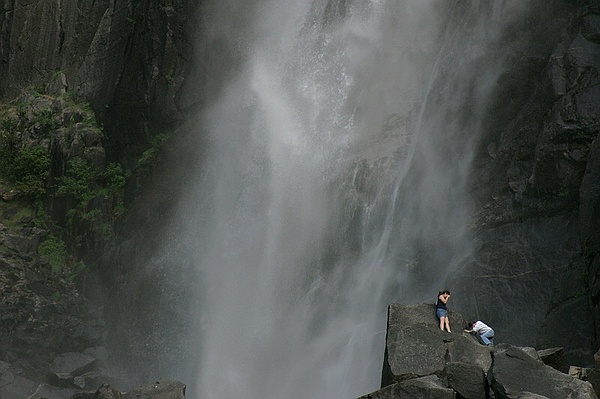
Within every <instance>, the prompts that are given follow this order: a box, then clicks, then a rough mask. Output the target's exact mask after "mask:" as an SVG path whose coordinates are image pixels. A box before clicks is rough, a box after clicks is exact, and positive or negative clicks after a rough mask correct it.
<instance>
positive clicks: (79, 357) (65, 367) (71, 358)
mask: <svg viewBox="0 0 600 399" xmlns="http://www.w3.org/2000/svg"><path fill="white" fill-rule="evenodd" d="M95 362H96V359H94V358H93V357H91V356H88V355H84V354H83V353H79V352H67V353H61V354H60V355H58V356H57V357H56V358H55V359H54V361H53V362H52V365H51V371H52V372H53V373H56V374H71V375H72V376H78V375H81V374H83V373H86V372H88V371H91V370H92V369H93V367H94V363H95Z"/></svg>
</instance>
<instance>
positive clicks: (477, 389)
mask: <svg viewBox="0 0 600 399" xmlns="http://www.w3.org/2000/svg"><path fill="white" fill-rule="evenodd" d="M446 375H447V378H448V385H449V386H450V387H451V388H452V389H454V390H455V391H456V392H458V393H459V394H460V397H461V398H464V399H486V398H487V391H488V389H487V388H488V387H487V380H486V377H485V373H484V372H483V370H482V369H481V367H479V366H478V365H476V364H473V363H464V362H452V363H448V364H447V365H446Z"/></svg>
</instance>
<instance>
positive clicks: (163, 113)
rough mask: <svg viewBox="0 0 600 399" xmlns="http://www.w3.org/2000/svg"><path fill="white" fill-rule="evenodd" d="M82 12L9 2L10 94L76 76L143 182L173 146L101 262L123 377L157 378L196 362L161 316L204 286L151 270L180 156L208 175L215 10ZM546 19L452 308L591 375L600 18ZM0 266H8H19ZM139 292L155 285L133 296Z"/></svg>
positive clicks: (184, 6) (106, 6) (7, 353)
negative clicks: (197, 137)
mask: <svg viewBox="0 0 600 399" xmlns="http://www.w3.org/2000/svg"><path fill="white" fill-rule="evenodd" d="M79 3H80V2H55V1H38V2H30V1H18V0H12V1H11V0H5V1H3V2H2V5H1V7H2V8H1V9H0V11H1V14H0V28H1V29H0V32H1V36H0V76H2V79H1V80H0V95H1V96H2V98H3V99H4V100H10V99H13V98H14V97H15V96H16V95H17V94H18V93H20V91H21V89H22V88H23V87H26V86H30V85H36V84H44V83H45V82H48V81H49V80H51V78H52V77H54V76H55V74H56V73H57V71H62V72H64V74H65V76H66V79H67V85H68V86H67V90H68V91H70V92H71V93H73V95H74V96H76V97H78V98H81V99H83V100H85V101H88V102H89V103H90V104H91V106H92V108H93V110H94V111H95V113H96V115H97V118H98V120H99V121H100V123H101V124H102V126H103V128H104V134H105V137H104V141H103V147H104V149H105V151H106V159H107V161H118V162H120V163H121V164H123V165H124V166H125V168H126V169H129V170H134V169H135V167H136V165H138V163H139V159H140V156H141V155H142V154H143V153H144V151H145V150H147V149H148V148H150V147H151V140H152V138H153V137H155V136H156V135H157V134H159V133H168V134H173V135H172V139H171V141H169V144H168V146H167V147H166V148H165V149H164V152H163V156H164V160H163V162H157V164H156V165H155V168H154V171H153V173H149V174H145V175H144V176H143V177H142V178H140V179H139V180H136V182H135V183H136V184H133V183H132V182H130V185H129V186H128V187H129V189H128V191H127V193H128V196H127V198H126V202H127V203H128V205H129V209H130V210H129V212H128V214H127V215H126V216H124V218H123V220H122V221H121V225H120V226H119V227H118V229H117V231H118V233H119V234H118V236H117V240H116V242H115V243H114V245H115V246H114V247H112V248H111V250H110V251H107V253H104V254H103V256H101V257H99V259H100V261H99V262H98V265H96V266H97V267H98V268H99V269H100V270H101V274H102V279H103V280H102V281H103V282H104V284H105V285H102V289H104V288H105V287H107V288H106V291H107V292H109V294H110V295H109V297H110V298H113V299H116V300H115V301H113V302H111V301H110V300H109V301H107V303H106V308H107V309H110V310H111V312H110V319H111V320H110V321H109V327H108V328H107V330H108V331H110V333H111V336H112V337H116V340H117V341H119V342H120V344H119V345H117V344H115V348H117V347H118V348H120V349H122V348H123V347H125V348H127V347H128V348H130V351H131V353H129V352H128V351H123V352H121V353H120V355H121V360H122V361H123V362H124V364H127V361H126V360H128V361H130V362H131V365H133V364H138V365H139V364H142V363H143V366H140V368H139V370H135V372H132V374H136V373H137V375H134V377H133V378H134V379H135V378H137V379H143V378H146V377H148V376H150V375H154V374H155V372H156V370H161V368H163V367H164V368H165V371H166V369H168V368H169V365H171V364H175V363H178V362H180V361H181V362H182V363H185V359H186V356H189V354H186V350H185V345H184V343H182V342H179V340H178V339H177V338H175V337H176V335H175V336H174V335H171V336H167V335H165V331H170V330H172V329H173V328H174V327H176V329H177V330H181V329H184V328H185V327H186V326H188V323H189V320H185V313H186V309H183V308H180V309H178V310H177V312H173V313H171V314H168V315H163V316H164V317H160V318H157V317H155V316H156V315H155V314H153V313H152V312H147V309H148V308H152V306H153V304H156V306H159V304H161V303H164V302H165V301H166V302H168V303H182V302H183V303H186V306H189V307H193V304H192V303H189V302H186V301H185V293H186V292H187V290H191V289H193V287H187V286H185V284H186V283H187V284H190V282H186V281H184V280H185V279H183V280H177V281H168V280H166V279H164V278H163V277H162V276H163V274H161V273H160V272H161V271H162V270H163V269H164V268H168V267H170V266H173V265H169V261H168V260H166V261H164V262H163V264H162V265H160V266H154V268H151V273H146V272H144V271H140V270H138V268H139V267H141V266H140V265H143V264H144V263H145V262H146V261H147V260H148V259H149V257H150V253H151V251H152V247H153V246H155V245H157V242H158V241H159V240H160V231H161V227H162V226H163V224H164V221H165V219H164V218H166V217H168V215H169V212H170V209H171V207H172V206H173V203H172V201H173V199H174V198H175V199H176V192H177V188H178V187H180V186H181V184H182V181H181V179H180V178H176V177H174V176H186V173H179V171H178V172H176V173H171V172H172V171H170V170H169V167H170V166H171V165H173V164H174V163H170V162H169V159H177V158H182V157H183V158H187V157H189V158H190V162H193V161H192V159H191V158H192V156H191V154H190V152H189V148H188V147H187V143H188V142H189V140H191V139H190V137H189V136H187V135H186V133H185V129H182V130H177V129H176V128H177V127H180V126H181V125H182V124H183V123H184V122H186V121H190V119H189V118H188V117H189V115H188V112H191V111H192V110H193V109H195V107H196V106H197V105H198V104H200V103H201V102H202V101H205V100H207V99H206V98H205V97H204V96H205V92H204V91H203V89H202V87H203V86H202V85H200V86H201V88H200V89H195V88H192V87H190V86H187V85H186V78H188V77H189V76H190V75H194V80H195V81H197V80H198V79H200V81H202V79H201V75H202V66H201V65H200V66H199V64H198V63H196V65H195V66H194V68H195V69H192V65H191V64H192V60H194V59H200V58H201V55H200V56H199V55H198V54H201V53H202V51H203V50H202V49H199V48H195V47H194V41H193V39H192V37H193V34H194V32H195V31H196V29H197V26H196V23H197V21H196V19H195V18H194V17H193V16H194V15H196V14H197V10H198V7H200V4H199V3H198V2H193V1H175V0H172V1H163V2H160V3H159V4H157V3H156V2H152V1H125V2H116V1H108V0H103V1H95V2H84V3H85V4H84V3H81V4H79ZM532 15H536V17H535V18H534V17H532V18H531V19H530V20H528V21H529V23H527V24H525V25H520V26H515V29H514V30H513V31H512V33H513V36H511V37H506V38H505V40H508V41H513V42H515V43H516V44H517V45H516V46H515V48H517V51H515V52H514V53H513V54H511V60H510V62H509V65H511V68H509V69H508V70H507V71H506V72H505V73H504V74H503V75H502V77H501V79H500V80H499V81H498V82H497V85H496V86H497V87H496V89H495V95H494V102H493V104H491V105H490V106H489V110H488V113H487V116H486V123H485V126H486V127H487V129H486V130H487V134H486V135H485V137H483V139H482V140H481V142H480V144H479V152H478V154H477V158H476V163H477V168H476V171H475V173H474V174H473V176H472V179H471V180H472V182H473V184H472V192H473V195H474V198H475V200H476V208H477V210H478V212H477V214H476V215H475V216H474V218H473V226H474V227H473V229H474V230H475V232H476V234H475V237H476V239H475V241H476V249H475V252H474V253H473V255H472V259H470V260H469V261H468V262H465V263H464V265H463V266H462V267H461V268H460V269H459V270H452V271H451V273H450V276H449V280H448V288H450V289H451V291H452V292H453V294H454V295H453V303H452V305H453V306H454V307H455V308H456V309H457V310H459V311H460V312H461V313H462V314H463V315H465V317H469V318H482V319H485V320H486V321H488V322H489V323H490V324H492V325H494V326H496V327H497V326H501V327H500V328H498V327H497V332H498V335H499V337H500V338H501V340H502V342H515V343H516V344H518V345H525V346H538V347H551V346H564V347H566V349H567V356H568V359H569V361H571V362H574V363H585V362H590V361H591V356H592V354H593V353H594V352H595V351H596V349H597V346H598V342H597V336H598V327H597V326H598V325H599V324H598V323H600V283H599V281H600V280H599V279H600V276H599V273H600V148H599V147H600V144H599V143H600V140H598V135H599V122H600V105H599V104H600V89H599V88H600V78H599V76H600V56H599V54H600V5H598V4H597V2H594V1H590V2H585V1H581V2H579V3H577V4H573V2H567V1H563V2H561V1H553V2H550V3H549V2H540V3H539V9H536V10H534V11H533V12H532ZM215 45H218V43H215ZM224 51H225V49H224ZM194 57H199V58H194ZM199 76H200V78H199ZM207 91H210V90H207ZM359 156H360V154H359ZM371 157H372V156H371V155H368V154H364V158H365V160H366V161H367V162H372V163H373V164H375V163H377V162H378V161H379V160H380V158H379V157H378V156H375V157H374V159H370V158H371ZM183 180H184V179H183ZM29 222H30V220H24V229H23V230H22V233H19V234H18V236H19V237H21V235H27V234H29V233H27V232H30V234H29V238H23V239H27V240H29V239H35V237H36V234H38V235H39V232H37V233H34V232H32V230H31V226H30V225H28V224H27V223H29ZM2 231H3V230H2ZM2 237H3V243H4V245H5V246H7V247H9V250H11V251H13V252H15V251H16V250H14V249H11V247H14V246H15V245H16V244H14V240H12V241H11V238H6V237H8V235H7V234H6V233H4V232H3V233H2ZM19 239H21V238H19ZM21 252H24V253H23V256H24V257H31V256H32V255H31V254H30V253H29V252H27V251H21ZM11 253H12V252H11ZM0 260H2V259H0ZM10 264H11V265H12V266H10V267H11V269H10V270H12V271H6V273H5V274H4V276H7V277H6V282H5V283H6V284H9V283H10V281H13V282H14V283H15V284H17V283H18V282H19V281H21V280H20V279H25V278H29V279H30V280H29V281H30V282H32V283H33V286H34V288H35V287H37V288H35V289H34V291H36V292H37V291H40V290H41V291H48V289H50V291H52V290H59V291H60V290H63V288H61V287H59V286H57V287H54V286H50V288H46V289H43V290H42V289H41V288H39V287H40V286H41V285H43V284H41V281H43V280H44V279H45V278H46V277H45V275H43V274H40V273H38V272H35V267H37V266H36V265H35V262H34V261H33V260H31V259H29V260H28V261H27V262H24V263H23V264H21V262H20V261H18V262H17V261H15V262H12V261H11V263H10ZM0 265H2V267H3V268H7V267H8V266H7V265H8V263H7V262H5V261H4V260H2V262H0ZM15 265H16V266H15ZM38 266H39V265H38ZM179 266H180V265H179ZM185 267H191V266H190V265H186V266H184V267H183V269H184V270H185ZM16 269H19V270H20V271H19V273H20V274H19V273H17V272H15V271H14V270H16ZM25 269H31V270H32V271H34V272H26V271H25ZM7 270H8V269H7ZM129 279H138V281H143V284H141V285H136V287H137V288H136V289H134V287H133V286H132V285H131V284H129V283H128V280H129ZM40 284H41V285H40ZM65 284H66V283H65ZM97 284H99V285H100V284H101V283H100V282H98V283H97ZM182 286H183V288H184V289H181V290H180V289H178V288H181V287H182ZM65 289H72V287H71V286H70V285H68V287H67V288H65ZM93 291H95V290H93ZM7 292H8V291H3V295H5V296H6V295H8V294H7ZM48 295H52V292H48ZM23 298H29V299H31V301H29V299H27V300H23V301H21V302H18V301H17V302H14V301H13V302H10V301H9V300H5V301H4V302H3V303H6V304H9V305H10V306H12V307H15V306H16V307H19V306H21V307H22V308H23V309H26V308H28V307H34V306H38V307H39V306H40V305H39V303H42V304H43V306H41V308H40V310H39V312H41V313H42V314H43V313H44V312H46V308H47V307H53V306H56V308H57V309H59V311H60V309H63V308H64V307H69V309H71V310H73V311H74V310H75V309H76V308H75V307H73V306H72V305H71V302H70V301H73V298H76V297H75V296H74V295H73V296H70V297H69V299H68V301H67V300H64V301H62V302H61V303H60V304H58V305H54V304H53V302H51V301H50V302H43V301H42V302H40V301H37V302H36V300H35V297H34V296H24V297H23ZM56 299H57V300H60V299H61V298H56ZM96 299H97V298H96ZM29 302H31V303H29ZM35 303H38V305H35ZM7 306H8V305H7ZM11 309H12V308H11ZM17 310H18V309H17ZM15 312H16V313H15ZM15 312H13V311H9V312H7V313H6V314H9V315H11V316H10V321H11V323H12V324H11V331H13V332H18V331H23V330H24V329H25V330H26V328H27V325H28V324H27V323H30V321H29V319H27V318H26V317H21V316H23V315H20V316H19V313H18V312H17V311H16V310H15ZM61 312H62V311H61ZM25 313H26V312H25ZM25 313H23V314H25ZM80 313H81V316H80V317H81V319H82V320H83V319H85V318H86V317H87V313H86V312H85V311H82V312H80ZM27 314H28V313H27ZM64 320H66V321H65V322H64V323H63V324H64V325H65V329H69V330H73V329H74V328H75V326H74V325H72V324H73V323H74V322H75V321H76V318H71V315H70V314H69V312H66V313H64ZM82 320H79V322H80V323H82V322H83V321H82ZM13 322H14V323H22V325H21V326H19V325H16V324H14V323H13ZM67 322H68V323H67ZM23 323H24V324H23ZM69 323H70V324H69ZM111 323H112V324H111ZM63 324H61V325H63ZM573 326H577V328H574V327H573ZM45 328H46V327H45ZM40 331H41V330H40ZM44 331H45V330H44ZM42 336H43V334H42V335H39V336H38V337H39V339H40V340H41V339H42ZM14 341H15V340H14V339H10V340H8V341H6V342H14ZM61 342H62V341H61ZM102 343H103V344H104V342H102ZM96 344H98V342H94V345H96ZM52 345H53V344H50V349H51V351H50V352H48V350H47V348H46V349H45V350H44V351H40V352H39V354H41V355H43V357H42V358H41V359H36V361H35V362H34V366H35V367H30V369H31V370H30V371H31V372H34V374H35V376H36V377H40V376H41V375H42V374H43V372H42V371H40V367H41V366H39V365H40V364H41V363H44V362H50V361H51V360H50V359H51V358H52V356H53V355H55V354H56V353H57V352H58V351H59V349H58V348H53V346H52ZM47 346H48V345H46V347H47ZM22 349H23V348H22V347H16V349H11V348H7V349H4V350H3V352H2V354H3V356H4V357H3V358H2V359H0V360H2V361H6V362H14V361H15V360H16V359H17V358H21V357H22V354H21V352H22ZM75 349H76V350H84V349H85V348H79V347H77V348H75ZM65 350H66V348H64V347H62V346H61V347H60V351H65ZM17 355H18V356H17ZM25 355H26V356H31V357H32V358H35V357H37V356H38V354H36V353H29V354H25ZM115 355H119V354H115ZM116 357H119V356H116ZM22 363H24V362H20V363H19V365H21V366H22Z"/></svg>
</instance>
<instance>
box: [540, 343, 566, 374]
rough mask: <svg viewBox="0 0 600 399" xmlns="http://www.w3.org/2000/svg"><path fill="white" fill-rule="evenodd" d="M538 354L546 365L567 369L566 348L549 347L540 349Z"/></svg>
mask: <svg viewBox="0 0 600 399" xmlns="http://www.w3.org/2000/svg"><path fill="white" fill-rule="evenodd" d="M538 355H539V357H540V359H542V362H544V364H545V365H547V366H550V367H552V368H553V369H556V370H558V371H563V372H564V370H565V362H564V356H565V350H564V348H548V349H542V350H540V351H538Z"/></svg>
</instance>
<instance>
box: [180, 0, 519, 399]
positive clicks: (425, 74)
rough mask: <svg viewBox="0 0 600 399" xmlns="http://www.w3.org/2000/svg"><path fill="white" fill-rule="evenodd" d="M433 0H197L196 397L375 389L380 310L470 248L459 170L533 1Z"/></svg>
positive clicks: (416, 293)
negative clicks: (504, 48) (512, 36)
mask: <svg viewBox="0 0 600 399" xmlns="http://www.w3.org/2000/svg"><path fill="white" fill-rule="evenodd" d="M440 3H442V2H440V1H437V0H401V1H399V0H370V1H367V0H331V1H328V2H323V1H309V0H294V1H275V0H262V1H259V0H254V1H249V0H218V1H213V2H212V3H211V2H208V5H207V6H206V7H205V8H203V12H204V16H205V18H204V23H205V31H206V32H205V35H204V36H203V40H206V42H207V43H209V44H208V45H206V46H205V47H206V48H208V51H207V53H206V54H203V55H202V56H203V57H205V58H206V59H209V60H210V57H214V58H220V60H221V61H220V62H215V63H214V64H215V65H220V67H219V68H221V69H219V70H210V69H209V76H213V77H214V78H215V79H218V77H219V76H221V75H223V76H226V78H225V79H224V80H225V81H224V82H223V83H222V85H219V91H218V92H215V93H214V97H213V98H212V99H211V101H210V105H209V106H207V108H206V109H205V112H204V113H203V115H202V117H201V120H202V122H201V123H200V126H199V131H200V132H201V133H200V134H202V135H204V136H205V137H206V140H205V141H203V143H204V145H208V146H209V148H208V151H206V152H207V153H208V154H209V155H208V156H207V157H206V159H205V160H204V161H203V163H202V166H201V168H200V172H199V173H198V176H197V180H196V181H195V182H192V183H191V187H190V191H189V195H188V196H186V197H185V198H183V199H182V201H181V213H180V215H181V216H180V217H179V218H180V219H178V220H175V222H174V224H177V225H178V229H179V231H180V233H178V234H180V236H181V237H182V239H183V237H185V240H187V249H186V251H187V253H186V255H185V256H186V257H188V258H190V257H191V258H192V259H193V262H194V263H195V264H196V265H197V276H190V278H196V279H197V286H198V287H199V288H198V296H199V298H198V301H199V303H200V304H201V309H198V311H197V314H192V315H190V317H192V318H197V319H198V323H197V324H198V329H197V331H194V332H193V336H192V337H191V339H190V342H191V343H190V348H189V351H191V352H194V353H196V351H197V354H195V355H194V356H195V357H196V358H197V360H198V378H197V382H196V383H195V384H190V385H191V387H190V390H189V394H190V395H192V397H194V395H197V397H198V398H239V397H243V398H251V399H252V398H351V397H357V396H360V395H362V394H365V393H368V392H370V391H374V390H376V389H378V388H379V382H380V375H381V365H382V361H383V350H384V338H385V332H384V330H385V316H386V308H387V305H388V304H389V303H390V302H392V301H404V302H416V301H421V300H426V299H428V298H431V297H433V296H434V295H435V293H436V291H437V290H438V289H442V288H444V287H442V286H440V285H441V284H443V281H444V278H445V276H446V274H447V273H448V269H449V268H451V267H452V265H457V264H460V263H461V262H464V259H465V258H467V257H468V256H469V251H470V245H469V229H468V228H469V226H468V222H469V220H468V219H469V212H470V207H469V197H468V195H467V193H466V184H467V178H468V173H469V170H470V167H471V158H472V153H473V145H474V144H475V141H474V140H475V139H476V137H477V136H478V134H479V132H478V129H479V126H480V120H481V117H482V114H483V111H484V110H485V105H486V101H487V99H488V97H489V93H490V91H491V90H492V88H493V85H494V82H495V79H496V78H497V76H498V74H499V73H500V72H501V71H502V62H501V57H499V56H497V55H496V56H490V55H489V54H490V50H491V49H494V48H495V46H496V45H497V44H498V43H497V41H498V38H499V35H500V33H501V32H502V26H501V25H502V24H504V23H506V22H507V21H508V20H509V19H510V18H509V17H510V16H513V15H516V13H517V10H515V9H511V10H512V11H511V12H510V13H508V12H507V7H513V8H514V7H517V3H521V4H522V3H524V2H523V1H521V2H517V3H515V2H514V1H498V2H494V3H495V5H494V6H493V7H494V9H488V8H489V7H487V6H481V5H475V3H473V4H471V3H470V2H443V3H447V4H440ZM490 7H491V6H490ZM511 13H512V14H511ZM217 41H218V42H219V43H221V45H220V46H219V47H218V49H219V51H218V52H217V51H216V48H215V50H214V51H215V53H212V52H211V50H210V43H212V44H214V43H215V42H217ZM206 59H205V60H204V62H207V63H209V62H208V61H206ZM223 60H224V61H223ZM223 65H226V66H227V68H223Z"/></svg>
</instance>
